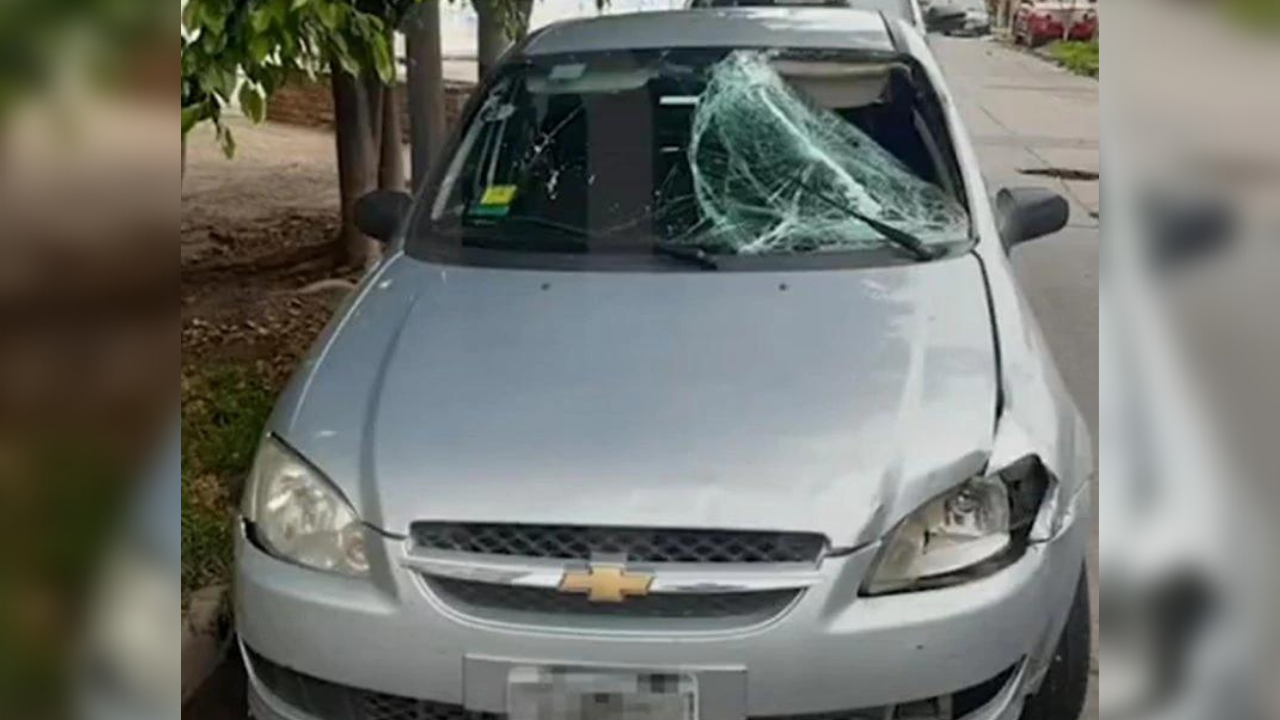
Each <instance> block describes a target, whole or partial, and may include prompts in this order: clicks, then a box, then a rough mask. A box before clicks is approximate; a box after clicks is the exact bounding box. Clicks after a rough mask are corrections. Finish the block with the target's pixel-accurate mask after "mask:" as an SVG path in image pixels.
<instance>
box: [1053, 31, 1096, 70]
mask: <svg viewBox="0 0 1280 720" xmlns="http://www.w3.org/2000/svg"><path fill="white" fill-rule="evenodd" d="M1047 52H1048V53H1049V55H1050V57H1052V58H1053V59H1054V60H1057V61H1058V62H1059V63H1060V64H1061V65H1062V66H1063V67H1065V68H1066V69H1068V70H1070V71H1071V72H1073V73H1075V74H1077V75H1088V76H1089V77H1098V41H1097V40H1089V41H1078V40H1070V41H1062V42H1056V43H1054V44H1052V45H1050V46H1049V48H1048V50H1047Z"/></svg>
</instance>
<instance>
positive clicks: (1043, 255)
mask: <svg viewBox="0 0 1280 720" xmlns="http://www.w3.org/2000/svg"><path fill="white" fill-rule="evenodd" d="M934 48H935V51H936V52H937V54H938V57H939V60H940V61H941V63H942V65H943V68H944V70H945V71H946V73H947V76H948V80H949V82H950V84H951V88H952V91H953V93H954V95H955V96H956V101H957V103H958V104H959V106H960V110H961V113H962V114H963V116H964V118H965V122H966V124H967V125H968V127H969V131H970V133H971V135H972V136H973V140H974V142H975V144H976V145H977V150H978V154H979V158H980V160H981V162H982V166H983V171H984V174H985V175H986V178H987V181H988V184H989V186H990V188H991V189H992V190H993V191H994V190H995V189H998V188H1000V187H1004V186H1013V185H1041V186H1046V187H1052V188H1054V189H1057V190H1059V191H1061V192H1064V193H1065V194H1066V195H1067V196H1068V197H1069V199H1070V200H1071V203H1072V221H1071V224H1070V225H1069V227H1068V228H1067V229H1066V230H1064V231H1063V232H1061V233H1059V234H1057V235H1055V236H1053V237H1051V238H1046V239H1043V240H1039V241H1037V242H1034V243H1031V244H1029V245H1027V246H1025V247H1023V248H1020V249H1019V250H1018V251H1017V252H1016V253H1015V257H1014V264H1015V267H1016V269H1017V272H1018V275H1019V277H1020V279H1021V281H1022V283H1023V286H1024V288H1025V289H1026V291H1027V294H1028V296H1029V299H1030V302H1031V304H1032V306H1033V307H1034V309H1035V311H1036V313H1037V315H1038V317H1039V318H1040V322H1041V324H1042V326H1043V327H1044V330H1045V334H1046V337H1047V340H1048V342H1049V345H1050V346H1051V347H1052V349H1053V351H1054V353H1055V354H1056V356H1057V359H1058V363H1059V366H1060V369H1061V370H1062V373H1063V375H1064V376H1065V379H1066V382H1067V385H1068V387H1069V389H1070V390H1071V392H1072V394H1073V395H1074V396H1075V399H1076V402H1077V403H1078V404H1079V406H1080V408H1081V411H1082V412H1084V414H1085V417H1086V419H1087V420H1088V422H1089V425H1090V427H1091V428H1092V429H1094V430H1095V433H1096V428H1097V418H1098V402H1097V400H1098V392H1097V387H1098V362H1097V361H1098V352H1097V350H1098V332H1097V327H1098V284H1097V280H1098V222H1097V220H1096V214H1097V211H1098V190H1097V183H1096V182H1091V181H1059V180H1056V179H1054V178H1051V177H1045V176H1040V175H1027V174H1025V173H1024V172H1023V171H1025V170H1027V169H1037V168H1039V169H1048V168H1054V167H1057V168H1066V169H1072V170H1083V171H1088V172H1095V173H1096V172H1097V171H1098V169H1099V168H1098V85H1097V83H1096V82H1094V81H1092V80H1088V79H1083V78H1077V77H1074V76H1071V75H1069V74H1067V73H1065V72H1062V71H1060V70H1058V69H1057V68H1054V67H1052V66H1050V65H1048V64H1047V63H1045V62H1044V61H1042V60H1040V59H1038V58H1034V57H1030V56H1028V55H1026V54H1024V53H1021V52H1015V51H1012V50H1009V49H1007V48H1004V47H1002V46H1000V45H997V44H995V43H993V42H990V41H987V40H961V39H950V38H938V39H936V40H935V41H934ZM1095 517H1096V513H1095ZM1095 522H1096V521H1095ZM1096 540H1097V533H1096V525H1095V532H1094V542H1093V543H1092V545H1091V550H1090V552H1091V555H1092V556H1093V566H1095V567H1096V564H1097V563H1096V559H1097V558H1096V553H1097V542H1096ZM1095 587H1096V586H1095ZM1093 677H1094V681H1095V682H1094V683H1093V686H1094V687H1093V688H1092V689H1091V696H1090V705H1089V708H1088V710H1087V712H1086V715H1085V718H1086V720H1096V718H1097V717H1098V713H1097V691H1096V684H1097V683H1096V678H1097V671H1096V667H1095V670H1094V674H1093ZM242 682H243V680H242V678H241V677H240V676H239V675H238V673H237V671H236V669H235V668H229V669H228V670H227V671H226V672H225V673H224V674H223V675H222V676H220V677H218V678H215V680H214V682H213V683H212V684H211V686H210V687H209V689H208V692H207V693H205V697H204V698H203V699H201V700H200V701H199V702H200V704H199V705H198V706H197V707H193V708H189V711H188V712H184V713H183V716H184V718H186V719H187V720H240V718H242V717H243V716H242V715H239V714H238V713H236V712H235V711H234V709H235V708H242V707H243V702H244V699H243V694H242V693H243V689H242Z"/></svg>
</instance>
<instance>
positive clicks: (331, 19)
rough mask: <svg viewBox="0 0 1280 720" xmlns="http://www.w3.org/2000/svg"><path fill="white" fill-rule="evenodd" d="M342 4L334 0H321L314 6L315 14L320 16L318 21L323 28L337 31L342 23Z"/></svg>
mask: <svg viewBox="0 0 1280 720" xmlns="http://www.w3.org/2000/svg"><path fill="white" fill-rule="evenodd" d="M342 9H343V8H342V5H340V4H339V3H337V2H334V0H322V2H321V4H320V5H319V6H318V7H316V15H317V16H318V17H319V18H320V23H321V24H322V25H324V26H325V29H327V30H330V31H337V30H338V28H339V27H340V26H341V25H342Z"/></svg>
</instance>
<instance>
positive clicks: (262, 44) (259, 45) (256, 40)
mask: <svg viewBox="0 0 1280 720" xmlns="http://www.w3.org/2000/svg"><path fill="white" fill-rule="evenodd" d="M272 47H273V43H272V42H271V36H269V35H254V36H253V38H252V39H251V40H249V57H250V59H252V60H253V62H254V63H255V64H261V63H262V61H263V60H266V59H267V56H268V55H270V54H271V49H272Z"/></svg>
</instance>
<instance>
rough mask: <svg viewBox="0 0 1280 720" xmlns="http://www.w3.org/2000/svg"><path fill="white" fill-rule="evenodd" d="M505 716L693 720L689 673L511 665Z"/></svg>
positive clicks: (513, 719)
mask: <svg viewBox="0 0 1280 720" xmlns="http://www.w3.org/2000/svg"><path fill="white" fill-rule="evenodd" d="M507 716H508V718H509V720H698V685H697V680H696V679H695V678H694V677H693V676H692V675H683V674H678V673H677V674H663V673H626V672H605V671H600V672H597V671H587V670H577V669H560V668H544V667H515V668H512V670H511V674H510V676H509V677H508V680H507Z"/></svg>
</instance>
